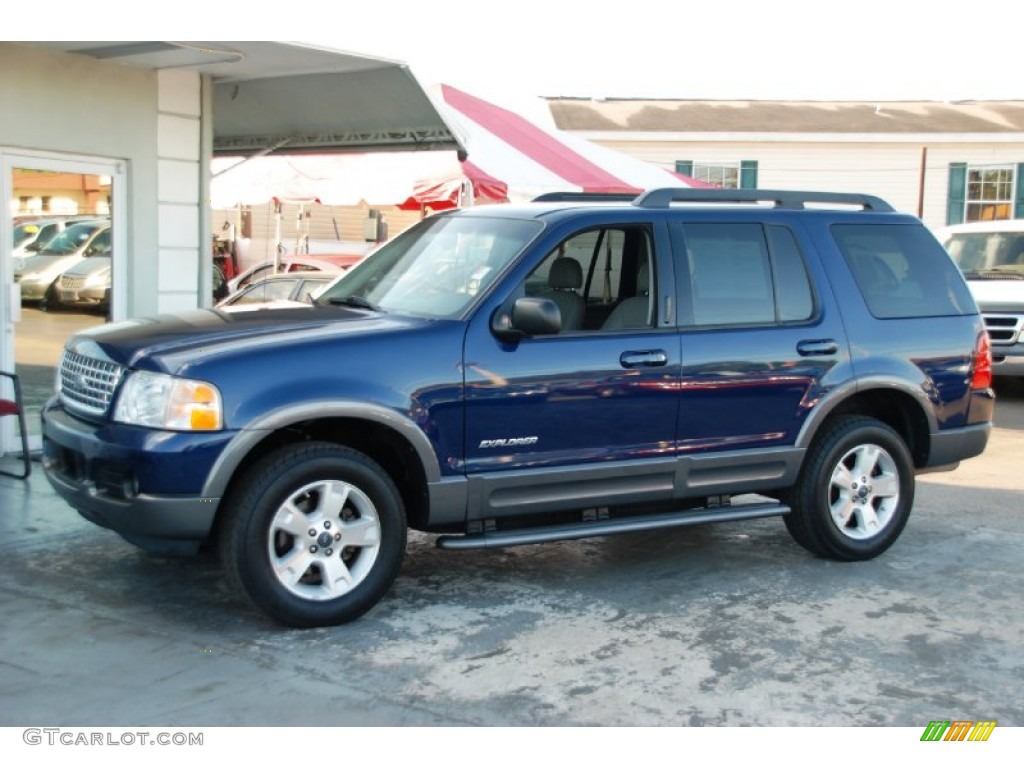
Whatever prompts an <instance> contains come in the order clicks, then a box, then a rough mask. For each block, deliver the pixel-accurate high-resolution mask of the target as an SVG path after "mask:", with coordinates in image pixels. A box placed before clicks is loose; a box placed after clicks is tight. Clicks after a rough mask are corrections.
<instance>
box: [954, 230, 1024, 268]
mask: <svg viewBox="0 0 1024 768" xmlns="http://www.w3.org/2000/svg"><path fill="white" fill-rule="evenodd" d="M945 246H946V250H947V251H949V255H950V256H952V257H953V261H954V262H956V265H957V266H958V267H960V271H961V272H963V273H964V274H965V275H966V276H967V277H982V276H989V277H991V276H999V275H1013V276H1016V275H1022V276H1024V232H969V233H968V232H964V233H959V234H954V235H950V237H949V239H948V240H946V242H945Z"/></svg>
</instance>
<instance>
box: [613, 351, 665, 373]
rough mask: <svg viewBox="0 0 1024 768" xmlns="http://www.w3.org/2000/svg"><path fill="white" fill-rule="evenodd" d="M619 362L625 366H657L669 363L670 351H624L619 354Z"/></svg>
mask: <svg viewBox="0 0 1024 768" xmlns="http://www.w3.org/2000/svg"><path fill="white" fill-rule="evenodd" d="M619 362H620V363H621V364H622V367H623V368H657V367H658V366H660V365H666V364H667V363H668V353H667V352H665V350H663V349H647V350H644V351H642V352H641V351H638V352H623V353H622V354H621V355H619Z"/></svg>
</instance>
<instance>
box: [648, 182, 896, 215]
mask: <svg viewBox="0 0 1024 768" xmlns="http://www.w3.org/2000/svg"><path fill="white" fill-rule="evenodd" d="M761 202H771V203H775V207H776V208H792V209H795V210H801V209H803V208H804V207H805V206H806V204H807V203H827V204H839V205H858V206H860V207H862V208H863V209H864V210H866V211H885V212H892V211H893V208H892V206H891V205H889V204H888V203H887V202H885V201H884V200H882V199H881V198H879V197H875V196H874V195H861V194H857V193H853V192H798V191H796V190H789V189H786V190H779V189H693V188H682V189H681V188H679V187H665V188H662V189H649V190H647V191H646V192H644V193H643V194H642V195H639V196H638V197H636V198H635V199H634V200H633V205H636V206H638V207H640V208H668V207H669V204H670V203H761Z"/></svg>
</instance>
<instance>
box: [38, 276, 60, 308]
mask: <svg viewBox="0 0 1024 768" xmlns="http://www.w3.org/2000/svg"><path fill="white" fill-rule="evenodd" d="M59 279H60V278H58V280H59ZM58 296H59V294H58V292H57V280H54V281H53V282H52V283H50V285H49V287H48V288H47V289H46V293H44V294H43V298H41V299H40V300H39V310H40V311H41V312H55V311H56V310H58V309H60V306H61V304H60V298H59V297H58Z"/></svg>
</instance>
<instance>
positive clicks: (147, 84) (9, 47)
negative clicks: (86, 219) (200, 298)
mask: <svg viewBox="0 0 1024 768" xmlns="http://www.w3.org/2000/svg"><path fill="white" fill-rule="evenodd" d="M157 95H158V85H157V74H156V73H155V72H152V71H149V70H143V69H137V68H131V67H126V66H121V65H115V64H109V63H105V62H102V61H96V60H93V59H90V58H88V57H85V56H76V55H73V54H65V53H59V52H51V51H45V50H40V49H36V48H31V47H25V46H19V45H16V44H13V43H0V104H3V105H4V109H3V110H0V146H4V147H8V148H10V149H15V150H27V151H45V152H57V153H66V154H75V155H80V156H89V157H96V158H98V159H104V160H115V161H121V162H122V163H123V165H124V169H125V174H126V184H127V187H128V190H127V197H126V200H127V208H128V210H127V211H114V215H115V216H119V215H122V214H123V215H125V216H126V221H127V222H128V227H127V250H128V254H129V256H128V257H129V258H130V259H131V264H130V268H129V270H128V271H127V280H128V286H127V314H128V315H136V314H145V313H146V311H149V312H152V311H153V310H154V309H155V308H156V306H157V293H158V283H157V269H156V267H157V264H156V253H157V242H158V241H157V202H156V201H157V183H158V169H157V153H156V143H157ZM12 105H16V108H15V107H12ZM115 258H117V254H115Z"/></svg>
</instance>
